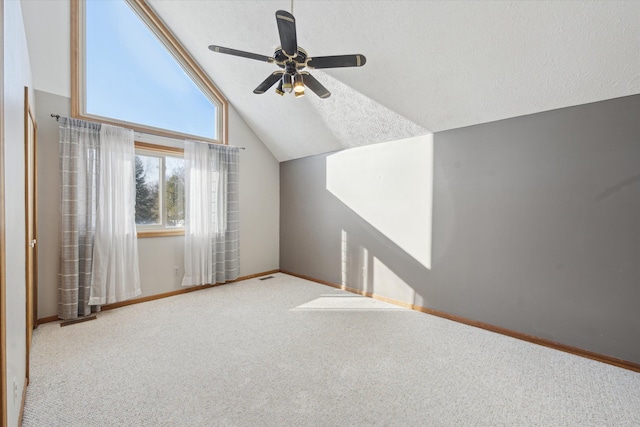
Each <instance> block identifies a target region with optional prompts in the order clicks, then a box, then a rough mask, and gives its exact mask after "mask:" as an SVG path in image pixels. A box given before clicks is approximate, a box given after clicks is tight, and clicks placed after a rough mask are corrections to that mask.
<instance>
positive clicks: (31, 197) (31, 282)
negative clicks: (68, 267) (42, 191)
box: [24, 86, 38, 384]
mask: <svg viewBox="0 0 640 427" xmlns="http://www.w3.org/2000/svg"><path fill="white" fill-rule="evenodd" d="M37 131H38V125H37V123H36V118H35V115H34V114H33V110H32V108H31V102H30V100H29V87H27V86H25V88H24V183H25V189H24V209H25V237H26V241H25V269H26V271H25V273H26V276H25V277H26V283H25V315H26V321H25V325H26V328H25V329H26V331H25V332H26V337H25V338H26V346H25V348H26V356H25V357H26V364H25V374H26V375H25V376H26V379H27V384H28V382H29V360H30V355H31V340H32V336H33V330H34V329H35V328H36V327H37V318H38V246H37V241H38V202H37V200H38V172H37V171H38V167H37V158H38V156H37V152H38V151H37V150H38V137H37ZM32 242H33V244H32Z"/></svg>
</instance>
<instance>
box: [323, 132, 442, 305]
mask: <svg viewBox="0 0 640 427" xmlns="http://www.w3.org/2000/svg"><path fill="white" fill-rule="evenodd" d="M325 159H326V163H325V168H326V170H325V171H326V177H325V179H326V190H327V191H328V192H329V193H330V194H331V195H333V196H334V197H335V198H337V199H338V200H339V203H337V205H338V206H340V207H341V208H342V209H343V210H344V212H343V214H340V215H338V217H340V218H342V219H343V221H340V224H339V225H341V230H340V235H335V236H333V238H339V239H340V248H341V249H340V254H341V259H340V263H341V265H340V269H341V283H340V284H341V285H342V286H344V287H349V288H354V289H358V290H361V291H364V292H369V293H373V294H377V295H381V296H385V297H388V298H393V299H397V300H400V301H403V302H407V303H413V304H417V305H422V304H423V303H424V301H422V297H420V296H419V295H417V294H416V291H415V289H416V288H422V289H424V286H419V285H418V283H419V282H424V280H426V278H427V275H428V272H429V269H430V268H431V247H432V211H433V135H425V136H419V137H414V138H408V139H404V140H398V141H392V142H387V143H381V144H374V145H369V146H365V147H360V148H356V149H352V150H346V151H341V152H338V153H335V154H331V155H328V156H327V157H326V158H325Z"/></svg>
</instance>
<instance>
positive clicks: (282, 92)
mask: <svg viewBox="0 0 640 427" xmlns="http://www.w3.org/2000/svg"><path fill="white" fill-rule="evenodd" d="M276 93H277V94H278V95H280V96H284V91H283V90H282V79H280V83H278V87H276Z"/></svg>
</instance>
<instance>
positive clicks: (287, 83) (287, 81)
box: [282, 74, 293, 91]
mask: <svg viewBox="0 0 640 427" xmlns="http://www.w3.org/2000/svg"><path fill="white" fill-rule="evenodd" d="M292 87H293V86H292V85H291V74H285V75H284V76H282V88H283V89H287V90H289V91H290V90H291V88H292Z"/></svg>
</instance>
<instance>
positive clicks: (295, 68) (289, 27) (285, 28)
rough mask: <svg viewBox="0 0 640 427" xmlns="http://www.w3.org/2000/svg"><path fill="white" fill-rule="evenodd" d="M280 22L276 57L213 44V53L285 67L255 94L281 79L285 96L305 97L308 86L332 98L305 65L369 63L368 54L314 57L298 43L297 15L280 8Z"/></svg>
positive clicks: (355, 64) (309, 66)
mask: <svg viewBox="0 0 640 427" xmlns="http://www.w3.org/2000/svg"><path fill="white" fill-rule="evenodd" d="M276 22H277V24H278V33H279V34H280V45H281V46H279V47H278V48H277V49H276V51H275V52H274V54H273V56H272V57H271V56H265V55H259V54H257V53H250V52H244V51H241V50H236V49H230V48H227V47H222V46H215V45H211V46H209V49H210V50H212V51H213V52H219V53H226V54H227V55H234V56H240V57H243V58H249V59H255V60H257V61H264V62H269V63H273V64H276V65H278V66H279V67H280V68H282V70H277V71H274V72H273V73H272V74H271V75H270V76H269V77H267V78H266V79H265V80H264V81H263V82H262V83H260V85H258V87H257V88H255V89H254V90H253V93H256V94H262V93H265V92H266V91H267V90H269V88H271V87H272V86H273V85H274V84H276V82H278V86H277V88H276V93H277V94H278V95H281V96H282V95H284V94H285V91H288V92H291V91H293V92H294V94H295V96H296V98H298V97H301V96H304V87H305V86H306V87H308V88H309V89H311V90H312V91H313V92H314V93H315V94H316V95H318V96H319V97H320V98H328V97H329V96H331V92H329V91H328V90H327V89H326V88H325V87H324V86H323V85H322V84H321V83H320V82H319V81H318V80H316V79H315V77H313V76H312V75H311V74H309V73H308V72H307V71H302V70H303V69H304V68H310V69H314V68H318V69H320V68H338V67H362V66H363V65H364V64H365V63H366V62H367V59H366V58H365V57H364V55H360V54H357V55H337V56H317V57H314V58H312V57H310V56H309V55H308V54H307V52H306V51H305V50H304V49H302V48H301V47H300V46H298V40H297V37H296V20H295V18H294V17H293V15H292V14H290V13H289V12H286V11H284V10H279V11H277V12H276Z"/></svg>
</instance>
